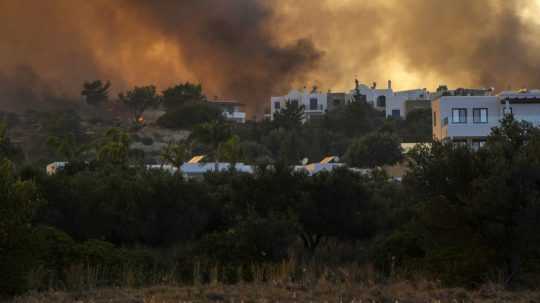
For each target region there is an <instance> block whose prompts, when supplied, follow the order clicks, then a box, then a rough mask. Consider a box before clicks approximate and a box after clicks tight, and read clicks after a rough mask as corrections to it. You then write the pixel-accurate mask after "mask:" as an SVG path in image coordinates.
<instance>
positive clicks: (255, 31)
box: [126, 0, 321, 109]
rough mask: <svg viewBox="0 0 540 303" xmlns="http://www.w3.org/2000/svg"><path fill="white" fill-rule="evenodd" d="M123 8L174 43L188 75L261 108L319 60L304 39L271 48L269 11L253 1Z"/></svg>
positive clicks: (167, 1)
mask: <svg viewBox="0 0 540 303" xmlns="http://www.w3.org/2000/svg"><path fill="white" fill-rule="evenodd" d="M126 2H127V3H129V4H132V5H134V7H135V8H136V9H137V13H138V15H139V16H142V17H144V18H146V20H147V21H148V22H149V24H152V25H153V27H154V28H156V29H158V30H159V31H160V32H161V33H162V34H163V35H165V36H167V37H169V38H172V39H174V40H175V41H176V42H177V43H178V45H179V46H180V49H181V50H180V51H181V52H182V54H183V57H184V59H185V61H184V62H185V64H186V66H187V67H188V69H189V70H191V71H192V72H193V73H194V74H195V76H196V77H197V78H199V79H201V80H203V81H204V82H205V83H206V86H207V87H209V88H210V89H211V90H213V91H214V92H215V93H216V94H221V95H222V96H223V95H225V97H235V98H239V99H240V100H242V101H244V102H248V103H250V104H261V103H264V102H265V101H266V100H268V97H269V96H270V95H271V94H272V93H277V92H280V91H281V90H284V89H288V88H289V85H290V83H291V82H293V81H295V80H299V79H301V80H303V79H302V78H303V75H304V73H306V72H308V71H311V70H313V69H314V68H315V67H316V65H317V62H318V60H319V58H320V57H321V53H320V52H319V51H318V50H316V49H315V47H314V46H313V44H312V42H311V41H310V40H307V39H302V38H301V39H298V40H296V41H293V42H292V43H289V44H287V45H277V42H276V40H275V38H274V36H273V34H272V33H271V32H270V31H269V29H268V27H267V21H268V19H269V17H270V15H271V11H270V10H269V9H268V8H267V7H265V6H264V5H262V4H261V2H259V1H257V0H228V1H223V0H198V1H176V0H162V1H158V2H150V1H145V0H139V1H132V0H128V1H126ZM260 109H262V108H260Z"/></svg>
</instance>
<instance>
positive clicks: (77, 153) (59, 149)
mask: <svg viewBox="0 0 540 303" xmlns="http://www.w3.org/2000/svg"><path fill="white" fill-rule="evenodd" d="M47 144H48V145H49V146H50V147H52V148H54V149H55V152H56V154H57V155H58V156H61V157H63V160H65V161H68V162H80V161H83V160H84V159H83V157H84V154H85V153H86V152H87V151H88V147H87V146H86V145H85V144H80V143H78V142H77V140H76V138H75V136H73V135H67V136H65V137H54V136H53V137H49V139H48V140H47Z"/></svg>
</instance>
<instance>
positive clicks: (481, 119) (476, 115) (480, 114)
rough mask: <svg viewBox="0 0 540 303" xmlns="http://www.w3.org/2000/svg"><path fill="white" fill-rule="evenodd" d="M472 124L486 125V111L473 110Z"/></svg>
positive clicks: (483, 109)
mask: <svg viewBox="0 0 540 303" xmlns="http://www.w3.org/2000/svg"><path fill="white" fill-rule="evenodd" d="M473 123H488V109H487V108H473Z"/></svg>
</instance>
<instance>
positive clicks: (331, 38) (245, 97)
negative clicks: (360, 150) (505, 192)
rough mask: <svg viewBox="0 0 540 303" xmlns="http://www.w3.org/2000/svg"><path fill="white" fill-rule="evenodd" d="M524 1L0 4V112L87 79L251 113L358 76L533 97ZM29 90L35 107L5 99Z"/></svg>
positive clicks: (533, 53) (535, 57) (537, 51)
mask: <svg viewBox="0 0 540 303" xmlns="http://www.w3.org/2000/svg"><path fill="white" fill-rule="evenodd" d="M533 4H534V2H533V1H532V0H527V1H526V0H474V1H470V0H452V1H447V0H373V1H360V0H295V1H292V0H271V1H270V0H267V1H264V0H178V1H175V0H155V1H146V0H116V1H110V0H93V1H84V0H50V1H35V0H18V1H12V0H0V20H2V21H1V25H2V26H0V36H1V37H2V43H0V90H2V91H4V92H6V91H7V92H8V93H5V94H2V95H0V109H2V107H4V108H5V107H8V106H13V105H14V104H26V103H27V104H32V103H33V102H34V101H35V100H37V101H35V102H42V103H43V102H52V101H43V100H51V98H39V97H36V96H39V94H40V92H42V91H45V92H47V93H46V94H48V95H57V96H63V95H69V96H78V94H79V90H80V86H81V83H82V82H83V81H85V80H93V79H104V80H111V81H112V82H113V87H114V88H115V90H116V91H117V92H118V91H120V90H125V89H127V88H129V87H130V86H133V85H144V84H157V85H158V86H159V87H161V88H165V87H166V86H168V85H171V84H174V83H176V82H184V81H197V82H202V83H203V86H204V87H205V90H206V92H207V94H208V95H209V96H210V97H213V96H214V95H217V96H219V97H227V98H237V99H239V100H240V101H243V102H245V103H247V104H248V105H249V111H250V112H252V113H254V112H257V113H258V114H259V115H260V113H261V111H262V110H263V108H264V106H266V105H267V103H268V102H267V100H268V97H269V96H270V95H271V94H278V93H280V94H281V93H285V92H286V90H288V89H290V88H291V87H299V86H304V85H310V84H319V87H321V88H340V89H348V88H350V87H352V84H353V82H352V80H353V78H354V77H355V76H356V75H358V77H359V78H360V80H362V81H363V82H370V81H372V80H376V81H379V82H382V81H385V80H387V79H393V80H394V83H395V84H397V86H398V88H409V87H427V88H435V87H436V86H437V85H438V84H448V85H450V86H453V87H456V86H486V87H487V86H494V87H495V88H496V89H497V90H502V89H506V88H508V87H509V86H510V87H512V88H513V89H515V88H521V87H524V86H528V87H540V73H539V68H540V43H539V42H536V40H537V39H536V38H535V37H537V36H538V34H540V31H539V25H538V23H534V22H532V21H531V20H529V19H525V18H524V17H523V16H522V12H523V9H524V8H528V9H533V10H535V11H533V12H532V15H537V13H538V7H537V6H533ZM18 66H27V67H30V68H31V69H30V70H31V73H30V74H32V73H33V75H34V79H39V80H32V81H28V79H27V78H25V77H23V76H21V74H20V73H21V72H20V70H19V71H18V72H17V67H18ZM17 73H19V74H17ZM27 74H28V73H27ZM30 78H32V77H30ZM308 82H309V83H308ZM38 83H39V84H38ZM28 85H31V86H32V88H30V91H31V92H32V93H29V94H30V95H32V96H33V97H30V96H27V95H24V94H23V95H20V94H17V93H13V92H16V91H20V89H19V88H24V87H26V86H28ZM45 87H46V89H45ZM53 91H54V92H56V93H51V92H53ZM0 93H1V91H0ZM21 98H26V99H28V100H30V101H25V102H20V101H19V99H21ZM53 99H54V98H53ZM75 99H77V98H75Z"/></svg>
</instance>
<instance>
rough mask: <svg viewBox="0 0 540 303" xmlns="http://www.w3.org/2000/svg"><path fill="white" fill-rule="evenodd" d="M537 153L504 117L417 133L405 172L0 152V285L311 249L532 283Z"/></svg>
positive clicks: (458, 276)
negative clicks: (52, 165)
mask: <svg viewBox="0 0 540 303" xmlns="http://www.w3.org/2000/svg"><path fill="white" fill-rule="evenodd" d="M277 131H278V132H279V131H282V130H279V129H278V130H277ZM115 137H116V136H115ZM120 137H123V136H120ZM120 141H122V140H120ZM110 143H111V142H110V141H107V142H104V143H103V144H104V145H105V146H109V145H110ZM112 143H115V144H116V145H117V143H119V142H118V140H112ZM113 145H114V144H113ZM120 145H122V144H120ZM120 149H121V150H122V148H120ZM115 150H116V149H115ZM114 154H116V155H117V153H114ZM291 154H293V153H291ZM539 155H540V130H539V129H537V128H533V127H532V126H530V125H526V124H521V123H518V122H515V121H513V120H511V119H508V120H505V121H504V122H503V125H502V127H501V128H497V129H494V130H493V135H492V136H491V137H490V138H489V139H488V142H487V143H486V145H485V146H484V147H483V148H481V149H479V150H472V149H470V148H467V147H460V146H456V145H452V144H442V143H439V142H433V144H432V145H431V146H418V147H417V148H415V149H414V150H413V151H412V152H411V153H410V154H409V155H408V157H409V163H410V165H411V166H410V169H409V172H408V173H407V175H406V177H405V178H404V179H403V182H401V183H398V182H394V181H390V180H389V179H388V177H387V176H386V175H385V174H384V173H383V172H381V171H379V170H374V171H373V172H372V174H371V175H361V174H359V173H356V172H354V171H353V170H350V169H347V168H342V169H335V170H334V171H332V172H324V173H320V174H317V175H315V176H307V175H306V174H303V173H298V172H294V171H293V170H292V169H291V168H290V167H288V166H286V165H281V164H282V163H276V164H275V165H274V166H273V167H269V166H264V165H262V166H261V167H259V168H258V169H257V172H256V174H254V175H251V174H243V173H239V172H236V171H234V170H231V171H227V172H221V173H214V174H208V175H205V176H204V177H203V178H201V179H197V180H185V179H184V178H183V177H181V175H179V174H168V173H165V172H160V171H147V170H145V169H143V168H142V167H139V166H137V165H128V164H127V163H118V161H120V162H122V159H125V157H123V156H119V157H113V158H114V159H109V158H111V157H106V158H105V159H109V160H103V161H104V162H99V161H98V163H97V164H96V165H89V166H87V167H82V168H80V169H72V170H67V171H64V172H61V173H58V174H56V175H54V176H45V175H44V174H42V173H41V174H40V173H38V172H36V171H34V170H32V169H27V168H25V169H22V170H21V171H20V172H19V174H18V175H17V174H16V173H15V171H14V169H13V166H12V165H11V164H10V162H7V161H3V162H2V165H1V166H0V167H2V169H0V174H1V175H0V177H1V178H0V189H1V191H0V198H1V199H0V203H1V204H0V207H1V208H0V211H1V214H2V216H1V217H0V236H1V237H2V238H0V244H1V246H0V249H1V251H2V254H1V255H0V256H1V259H0V266H1V269H2V272H6V273H9V277H10V278H9V279H4V280H1V281H0V285H1V287H2V291H4V292H11V293H14V292H17V291H21V290H24V289H25V288H26V287H27V286H28V285H30V286H32V287H34V288H39V287H48V286H46V285H53V286H54V287H62V286H63V285H64V286H65V285H71V286H69V287H74V288H76V287H80V286H81V285H90V284H91V285H98V286H99V285H118V284H120V283H124V284H129V285H142V284H145V283H150V284H151V283H157V282H158V281H161V282H162V281H164V279H165V281H179V282H194V281H201V280H205V281H211V280H213V279H218V278H219V277H221V278H220V279H221V281H225V282H234V281H238V280H240V279H250V278H253V279H254V277H255V276H257V275H258V274H260V272H257V271H258V270H259V269H258V268H260V267H263V268H264V267H265V266H272V265H276V264H281V262H285V261H287V262H298V264H300V265H304V264H313V263H314V262H315V261H314V260H318V261H319V262H325V263H324V265H325V266H333V267H338V266H342V265H343V264H344V263H345V262H354V263H359V264H361V265H366V264H374V265H375V267H376V269H377V270H378V273H380V274H381V275H383V276H385V275H386V276H389V275H390V276H393V277H398V276H412V275H414V274H421V275H422V276H424V277H426V278H428V279H433V280H439V281H442V282H443V283H446V284H450V285H460V286H475V285H478V284H479V283H482V282H484V281H486V280H488V279H490V278H491V277H494V276H499V277H501V280H502V281H505V282H506V283H508V284H513V283H514V285H525V284H524V283H526V282H528V281H534V279H535V278H536V277H537V276H538V274H539V273H540V272H539V269H538V268H539V264H540V258H539V256H540V238H539V237H538V235H537V233H536V231H537V230H538V229H539V228H540V226H539V222H540V205H539V203H538V198H537V197H538V196H539V193H540V164H539V163H540V159H539ZM41 201H46V203H41ZM324 254H326V256H324ZM259 266H260V267H259ZM249 269H251V272H250V271H249ZM265 270H267V269H265ZM218 272H219V273H218ZM267 272H268V270H267ZM80 277H83V278H84V280H81V279H82V278H80ZM29 278H31V279H29ZM47 281H49V282H47ZM50 281H54V282H50ZM126 281H129V282H126ZM29 283H30V284H29Z"/></svg>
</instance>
